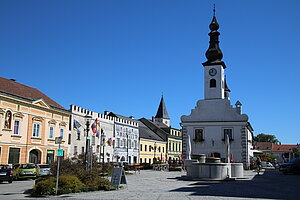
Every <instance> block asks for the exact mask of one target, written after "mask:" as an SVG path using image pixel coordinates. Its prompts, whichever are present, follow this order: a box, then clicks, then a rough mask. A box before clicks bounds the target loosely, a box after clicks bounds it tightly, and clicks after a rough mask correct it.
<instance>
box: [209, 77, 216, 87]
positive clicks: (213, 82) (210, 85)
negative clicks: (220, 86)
mask: <svg viewBox="0 0 300 200" xmlns="http://www.w3.org/2000/svg"><path fill="white" fill-rule="evenodd" d="M209 87H211V88H215V87H217V81H216V79H210V81H209Z"/></svg>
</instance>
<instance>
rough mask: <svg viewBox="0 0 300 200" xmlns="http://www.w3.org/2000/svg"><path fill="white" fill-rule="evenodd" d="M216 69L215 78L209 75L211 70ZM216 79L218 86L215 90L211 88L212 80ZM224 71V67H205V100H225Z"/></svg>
mask: <svg viewBox="0 0 300 200" xmlns="http://www.w3.org/2000/svg"><path fill="white" fill-rule="evenodd" d="M212 68H214V69H216V70H217V74H216V75H215V76H211V75H209V70H210V69H212ZM211 79H215V80H216V82H217V85H216V87H215V88H210V80H211ZM223 83H224V69H223V67H222V65H215V66H205V67H204V98H205V99H217V98H218V99H224V86H223Z"/></svg>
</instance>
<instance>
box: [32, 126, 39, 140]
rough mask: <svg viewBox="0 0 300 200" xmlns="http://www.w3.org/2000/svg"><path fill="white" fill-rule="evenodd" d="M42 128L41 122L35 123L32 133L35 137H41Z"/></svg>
mask: <svg viewBox="0 0 300 200" xmlns="http://www.w3.org/2000/svg"><path fill="white" fill-rule="evenodd" d="M40 128H41V125H40V124H36V123H34V124H33V133H32V136H33V137H40Z"/></svg>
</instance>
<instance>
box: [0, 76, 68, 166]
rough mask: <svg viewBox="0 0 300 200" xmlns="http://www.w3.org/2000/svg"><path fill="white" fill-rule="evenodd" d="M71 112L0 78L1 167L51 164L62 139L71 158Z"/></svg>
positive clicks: (66, 152)
mask: <svg viewBox="0 0 300 200" xmlns="http://www.w3.org/2000/svg"><path fill="white" fill-rule="evenodd" d="M69 117H70V113H69V111H68V110H66V109H65V108H63V107H62V106H61V105H59V104H58V103H57V102H55V101H54V100H53V99H51V98H49V97H48V96H46V95H45V94H44V93H42V92H41V91H39V90H38V89H36V88H32V87H29V86H27V85H23V84H20V83H18V82H17V81H16V80H14V79H5V78H2V77H0V163H1V164H7V163H8V164H15V163H28V162H30V163H36V164H46V163H47V164H51V163H52V162H53V161H54V160H55V159H56V155H57V151H58V144H55V138H56V137H62V144H61V148H62V149H64V157H66V156H67V154H68V133H69Z"/></svg>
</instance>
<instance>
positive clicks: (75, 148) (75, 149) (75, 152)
mask: <svg viewBox="0 0 300 200" xmlns="http://www.w3.org/2000/svg"><path fill="white" fill-rule="evenodd" d="M77 153H78V152H77V146H74V154H75V155H77Z"/></svg>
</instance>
